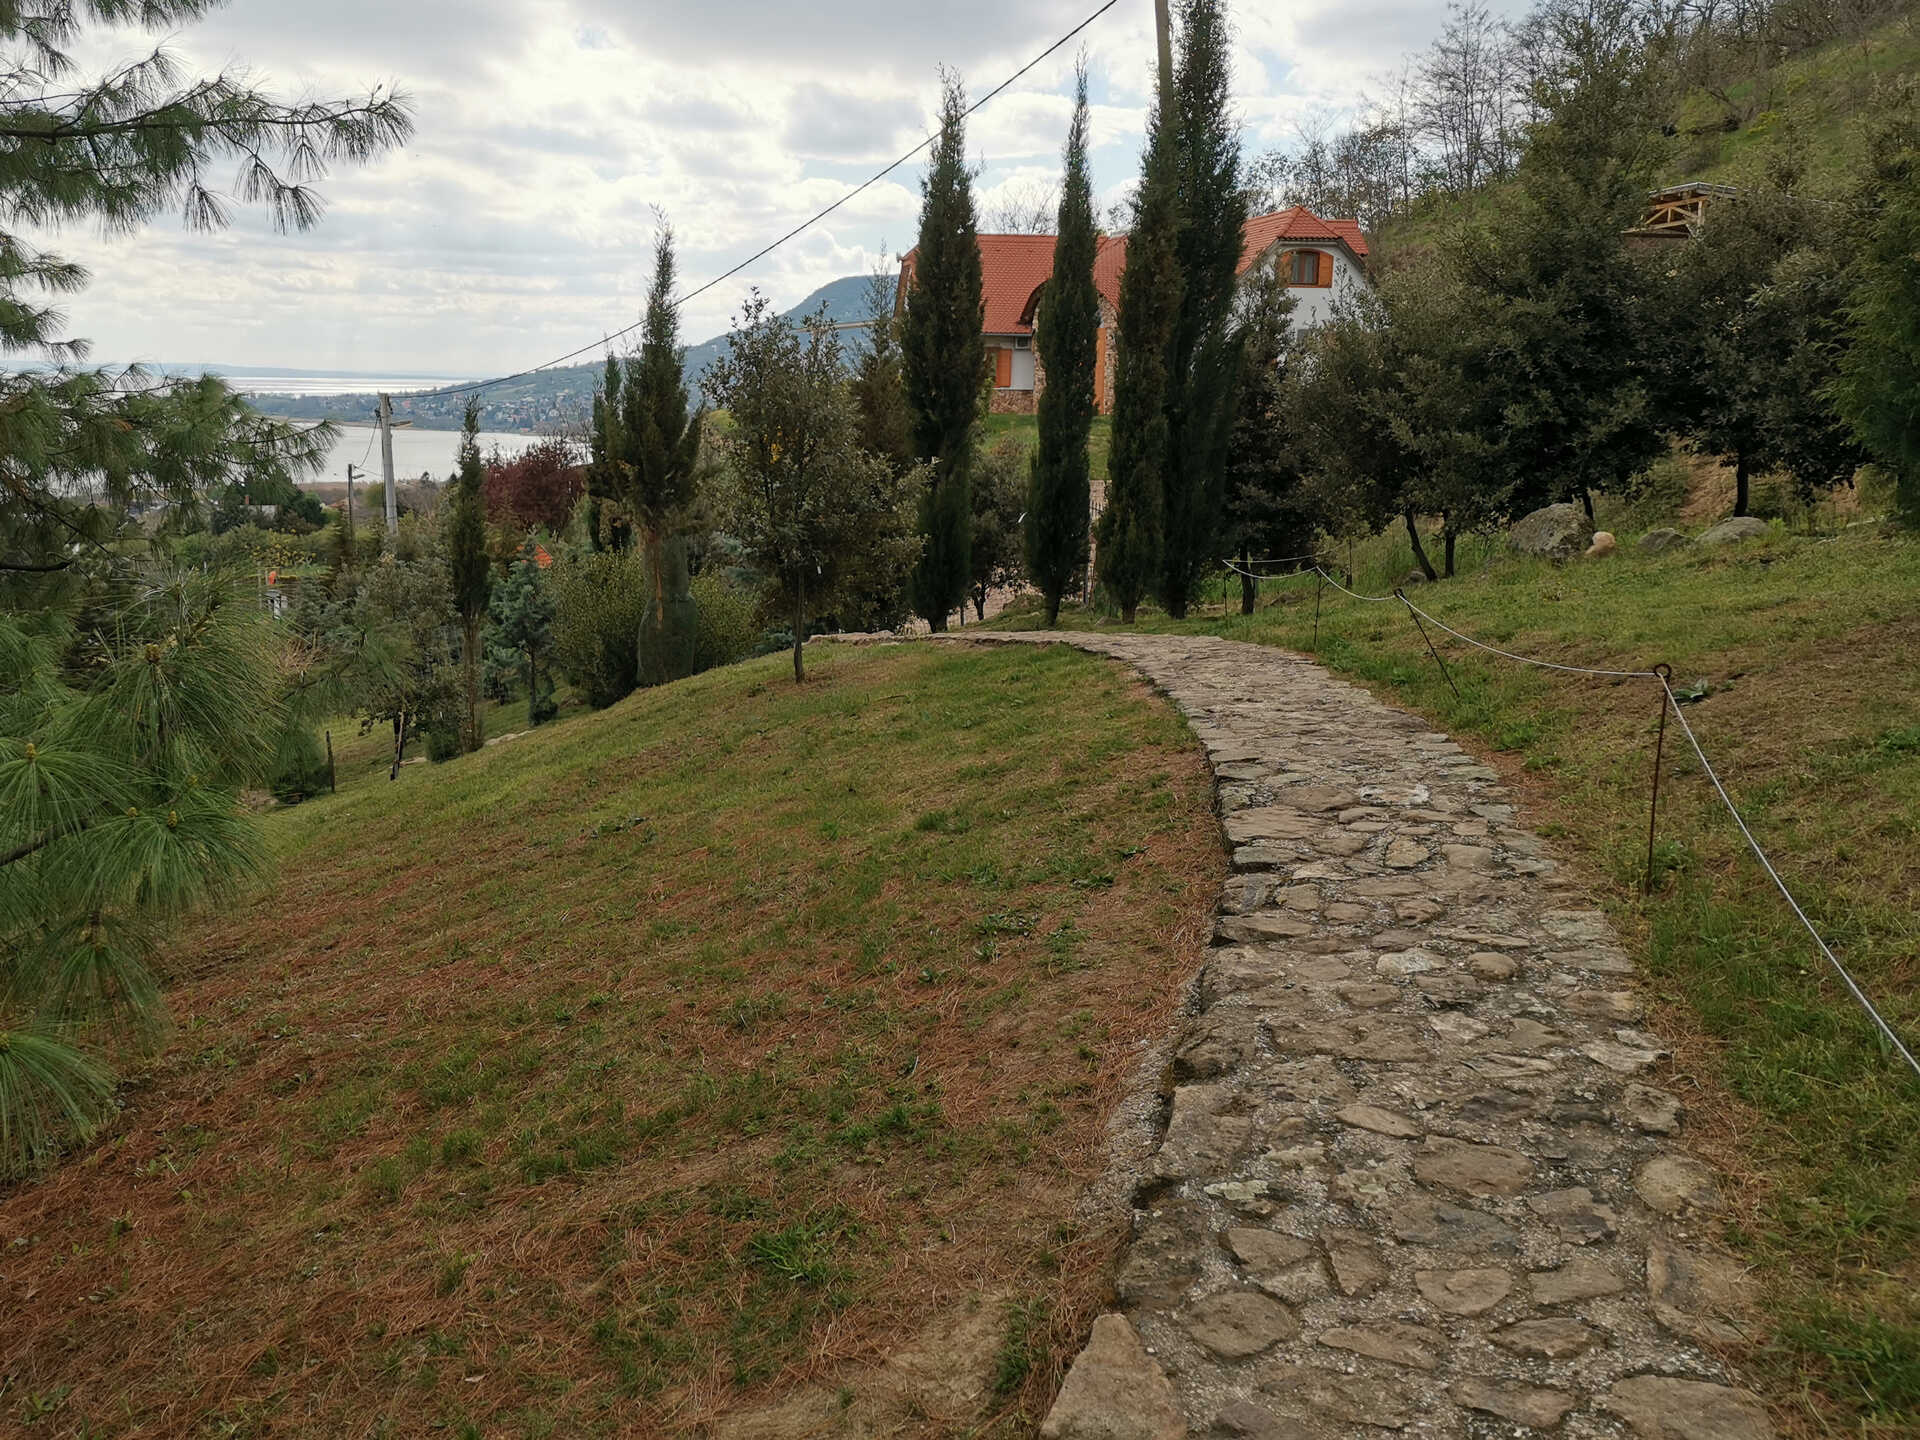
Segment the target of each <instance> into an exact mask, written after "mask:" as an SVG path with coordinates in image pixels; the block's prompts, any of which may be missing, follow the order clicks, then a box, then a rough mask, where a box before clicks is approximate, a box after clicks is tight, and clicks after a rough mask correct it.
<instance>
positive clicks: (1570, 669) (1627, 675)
mask: <svg viewBox="0 0 1920 1440" xmlns="http://www.w3.org/2000/svg"><path fill="white" fill-rule="evenodd" d="M1400 603H1401V604H1403V605H1405V606H1406V607H1407V608H1408V609H1409V610H1411V611H1413V613H1414V614H1416V615H1419V616H1421V617H1422V618H1424V619H1427V620H1433V623H1434V624H1435V625H1437V626H1439V627H1440V628H1441V629H1442V630H1444V631H1446V632H1447V634H1449V635H1451V636H1453V638H1454V639H1456V640H1464V641H1466V642H1467V644H1469V645H1471V646H1473V647H1474V648H1475V649H1476V650H1484V651H1486V652H1487V653H1488V654H1489V655H1498V656H1500V657H1501V658H1502V659H1503V660H1517V661H1519V662H1520V663H1521V664H1522V665H1538V666H1539V667H1540V668H1541V669H1542V670H1564V671H1566V672H1567V673H1568V674H1569V675H1606V676H1610V677H1612V678H1613V679H1616V680H1654V679H1658V678H1659V676H1658V675H1657V674H1656V673H1655V672H1654V671H1652V670H1595V669H1593V668H1591V667H1590V666H1586V665H1561V664H1558V663H1556V662H1555V661H1552V660H1535V659H1534V658H1533V657H1532V656H1531V655H1516V654H1514V653H1513V652H1512V651H1511V650H1497V649H1495V648H1494V647H1493V646H1491V645H1484V644H1482V643H1481V642H1480V641H1478V640H1476V639H1474V638H1473V637H1472V636H1471V635H1462V634H1461V633H1460V632H1459V631H1458V630H1456V629H1454V628H1453V627H1452V626H1451V625H1449V624H1447V622H1446V621H1444V620H1434V619H1433V616H1431V615H1428V614H1427V612H1426V611H1424V610H1422V609H1421V608H1420V607H1419V606H1418V605H1416V604H1414V603H1413V602H1412V601H1411V600H1409V599H1407V597H1406V596H1405V595H1402V596H1401V597H1400Z"/></svg>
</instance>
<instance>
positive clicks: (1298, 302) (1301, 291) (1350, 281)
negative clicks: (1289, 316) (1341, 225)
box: [1269, 246, 1372, 334]
mask: <svg viewBox="0 0 1920 1440" xmlns="http://www.w3.org/2000/svg"><path fill="white" fill-rule="evenodd" d="M1296 248H1308V247H1304V246H1296ZM1320 253H1321V254H1322V255H1325V256H1329V257H1331V259H1332V260H1333V283H1332V284H1331V285H1292V286H1289V287H1288V288H1289V289H1290V290H1291V291H1292V292H1293V298H1294V307H1293V329H1294V332H1295V333H1296V334H1297V333H1299V332H1300V331H1302V330H1305V329H1307V328H1309V327H1310V326H1314V325H1318V324H1321V323H1322V322H1323V321H1326V320H1330V319H1332V318H1333V307H1334V306H1335V305H1336V304H1338V303H1339V302H1340V301H1342V300H1350V299H1352V298H1353V297H1355V296H1357V295H1361V294H1364V293H1365V292H1366V291H1368V290H1370V289H1371V288H1372V285H1371V283H1370V282H1369V281H1368V279H1367V277H1366V275H1365V274H1364V273H1363V272H1362V271H1361V269H1360V267H1359V266H1357V265H1355V264H1354V263H1353V261H1352V259H1351V258H1350V257H1349V256H1348V255H1347V254H1346V253H1345V252H1344V251H1341V250H1334V249H1326V250H1322V251H1321V252H1320ZM1269 263H1271V262H1269Z"/></svg>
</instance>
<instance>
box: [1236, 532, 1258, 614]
mask: <svg viewBox="0 0 1920 1440" xmlns="http://www.w3.org/2000/svg"><path fill="white" fill-rule="evenodd" d="M1252 569H1253V562H1252V561H1251V560H1249V559H1248V558H1247V547H1246V546H1244V545H1242V546H1241V547H1240V613H1241V614H1242V615H1251V614H1252V613H1253V607H1254V605H1255V604H1256V603H1257V601H1258V599H1259V594H1260V592H1259V590H1258V588H1257V587H1256V586H1255V585H1254V583H1253V575H1252V573H1251V572H1252Z"/></svg>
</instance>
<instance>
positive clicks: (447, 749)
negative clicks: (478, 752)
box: [427, 724, 466, 765]
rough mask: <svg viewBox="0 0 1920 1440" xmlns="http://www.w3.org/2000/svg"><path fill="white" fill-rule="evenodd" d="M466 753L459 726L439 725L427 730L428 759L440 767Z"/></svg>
mask: <svg viewBox="0 0 1920 1440" xmlns="http://www.w3.org/2000/svg"><path fill="white" fill-rule="evenodd" d="M465 753H466V747H465V746H464V745H463V744H462V743H461V741H460V730H459V727H458V726H457V725H452V724H439V725H433V726H430V727H428V729H427V759H429V760H431V761H432V762H433V763H434V764H436V765H439V764H442V763H444V762H446V761H448V760H452V759H455V758H457V757H458V756H460V755H462V754H465Z"/></svg>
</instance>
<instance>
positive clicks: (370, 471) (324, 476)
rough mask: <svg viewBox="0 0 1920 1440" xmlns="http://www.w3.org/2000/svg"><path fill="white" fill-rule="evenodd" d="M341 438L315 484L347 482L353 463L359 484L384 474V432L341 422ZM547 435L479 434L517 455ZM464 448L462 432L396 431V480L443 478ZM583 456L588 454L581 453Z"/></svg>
mask: <svg viewBox="0 0 1920 1440" xmlns="http://www.w3.org/2000/svg"><path fill="white" fill-rule="evenodd" d="M336 428H337V429H338V430H339V432H340V433H339V437H338V438H337V439H336V440H335V441H334V442H333V449H332V450H331V451H329V452H328V455H327V463H326V466H325V467H324V468H323V469H322V470H321V471H320V473H319V474H318V475H316V476H314V477H313V479H312V481H311V482H310V483H312V484H345V483H346V479H347V466H348V465H352V466H353V473H354V479H355V481H356V482H358V481H360V480H361V479H363V478H365V477H366V476H369V475H371V476H372V477H373V478H374V479H375V480H376V481H378V480H379V478H380V432H379V431H378V430H376V429H375V428H374V427H373V426H371V425H340V426H337V427H336ZM544 438H546V437H544V436H541V435H512V434H506V433H495V432H490V431H486V430H482V431H481V432H480V453H481V454H482V455H486V454H489V453H491V452H492V451H493V450H495V449H496V448H497V449H498V450H499V451H500V453H501V454H502V455H507V456H513V455H518V454H520V453H522V452H523V451H525V450H527V449H528V448H529V447H531V446H534V445H538V444H539V443H540V442H541V440H543V439H544ZM459 452H460V432H459V431H458V430H416V429H414V428H413V427H412V426H407V427H405V428H404V429H396V430H395V431H394V432H393V473H394V477H395V479H396V480H400V481H407V480H418V479H419V478H420V477H421V476H422V475H431V476H432V477H433V478H434V479H436V480H445V479H446V478H447V477H448V476H450V475H452V474H453V469H454V462H455V459H456V457H457V456H458V455H459ZM583 458H584V457H583Z"/></svg>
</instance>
